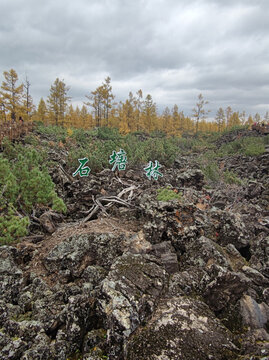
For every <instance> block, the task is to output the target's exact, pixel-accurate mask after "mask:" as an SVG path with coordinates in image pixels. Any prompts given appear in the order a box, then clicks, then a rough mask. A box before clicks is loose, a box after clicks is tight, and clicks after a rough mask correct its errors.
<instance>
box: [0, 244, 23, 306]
mask: <svg viewBox="0 0 269 360" xmlns="http://www.w3.org/2000/svg"><path fill="white" fill-rule="evenodd" d="M16 255H17V249H16V248H13V247H11V246H2V247H0V300H5V301H7V302H9V303H16V302H17V299H18V296H19V292H20V288H21V285H22V282H23V273H22V270H21V269H20V268H19V267H18V266H17V264H16V262H15V258H16Z"/></svg>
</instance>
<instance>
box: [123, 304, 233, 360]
mask: <svg viewBox="0 0 269 360" xmlns="http://www.w3.org/2000/svg"><path fill="white" fill-rule="evenodd" d="M237 353H238V349H237V348H236V346H235V345H234V344H233V342H232V335H231V333H229V331H227V329H225V327H224V326H223V325H222V324H221V323H220V321H219V320H218V319H216V317H215V316H214V314H213V313H212V312H211V311H210V310H209V308H208V307H207V306H206V305H205V304H204V303H203V302H201V301H198V300H193V299H190V298H186V297H174V298H170V299H163V300H161V301H160V303H159V305H158V308H157V310H156V311H155V312H154V314H153V316H152V317H151V319H150V320H149V321H148V322H147V326H145V327H140V328H138V329H137V330H136V331H135V333H133V334H132V335H131V336H130V338H129V341H128V343H127V344H126V346H125V357H124V358H125V359H126V360H133V359H134V360H139V359H141V360H142V359H143V360H144V359H165V360H166V359H167V360H168V359H175V360H176V359H180V360H189V359H199V360H207V359H210V358H211V359H214V360H219V359H222V360H224V359H228V358H231V359H235V358H236V357H237Z"/></svg>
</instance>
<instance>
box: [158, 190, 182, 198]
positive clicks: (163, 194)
mask: <svg viewBox="0 0 269 360" xmlns="http://www.w3.org/2000/svg"><path fill="white" fill-rule="evenodd" d="M157 193H158V195H157V200H158V201H170V200H179V201H180V200H181V198H182V193H176V192H174V191H173V190H172V189H170V188H161V189H158V190H157Z"/></svg>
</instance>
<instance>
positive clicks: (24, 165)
mask: <svg viewBox="0 0 269 360" xmlns="http://www.w3.org/2000/svg"><path fill="white" fill-rule="evenodd" d="M12 148H15V151H16V152H18V153H17V157H15V158H11V155H12V153H13V150H12ZM43 160H44V157H43V154H42V153H40V152H37V151H36V150H34V149H30V148H27V147H22V146H18V145H12V144H7V148H5V151H4V152H3V154H0V194H1V197H0V211H1V213H0V223H1V228H0V229H2V230H3V231H1V230H0V233H1V234H2V236H1V243H6V242H10V241H12V239H13V240H17V238H18V237H20V236H24V235H25V234H26V233H27V226H28V221H29V220H27V219H28V218H27V217H25V218H20V217H19V216H17V215H16V214H15V213H16V212H17V214H19V215H20V214H21V213H26V214H29V215H30V214H31V212H32V210H33V208H34V207H36V206H45V207H50V206H51V207H52V209H54V210H55V211H58V212H66V206H65V204H64V202H63V200H61V199H60V198H59V197H58V196H57V194H56V192H55V189H54V183H53V181H52V180H51V177H50V175H49V174H48V170H47V168H46V167H45V165H44V161H43ZM14 211H15V213H14ZM16 224H17V225H16Z"/></svg>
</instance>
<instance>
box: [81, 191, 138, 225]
mask: <svg viewBox="0 0 269 360" xmlns="http://www.w3.org/2000/svg"><path fill="white" fill-rule="evenodd" d="M137 188H138V187H137V186H134V185H132V186H129V187H128V188H126V189H123V190H122V191H121V192H120V193H119V194H118V195H117V196H103V197H99V198H98V199H95V198H94V196H92V199H93V202H94V204H95V205H93V206H92V207H91V209H90V210H89V214H88V215H87V216H86V217H85V218H84V219H83V220H82V222H83V223H84V222H86V221H88V220H90V219H91V218H92V217H93V215H95V214H96V213H97V211H98V210H102V211H103V212H104V214H105V215H106V216H109V214H108V213H107V211H106V210H107V209H109V208H110V207H111V206H112V205H113V204H114V203H116V204H120V205H122V206H126V207H130V206H131V204H130V203H129V202H128V201H126V200H123V199H121V197H122V196H123V195H124V194H127V193H128V192H130V195H131V196H130V195H129V196H128V200H129V201H130V200H131V199H132V197H133V191H134V189H137ZM103 203H107V204H105V205H103Z"/></svg>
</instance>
